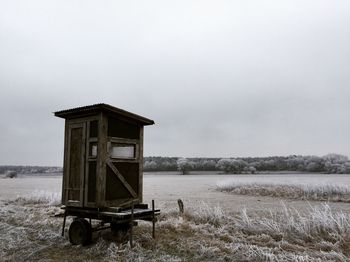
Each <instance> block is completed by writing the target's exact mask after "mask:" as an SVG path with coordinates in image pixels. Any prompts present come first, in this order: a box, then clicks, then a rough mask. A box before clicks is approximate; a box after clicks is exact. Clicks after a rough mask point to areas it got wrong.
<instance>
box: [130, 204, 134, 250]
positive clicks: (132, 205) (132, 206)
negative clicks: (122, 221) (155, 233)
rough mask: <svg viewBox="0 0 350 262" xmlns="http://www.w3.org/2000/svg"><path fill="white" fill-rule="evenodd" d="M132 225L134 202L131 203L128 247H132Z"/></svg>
mask: <svg viewBox="0 0 350 262" xmlns="http://www.w3.org/2000/svg"><path fill="white" fill-rule="evenodd" d="M133 227H134V202H132V204H131V223H130V247H131V248H133V247H134V244H133V239H132V234H133Z"/></svg>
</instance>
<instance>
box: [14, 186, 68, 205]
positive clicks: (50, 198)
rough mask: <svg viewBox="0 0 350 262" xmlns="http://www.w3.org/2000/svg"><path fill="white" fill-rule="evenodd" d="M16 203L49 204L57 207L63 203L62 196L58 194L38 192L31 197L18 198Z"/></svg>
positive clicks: (30, 195)
mask: <svg viewBox="0 0 350 262" xmlns="http://www.w3.org/2000/svg"><path fill="white" fill-rule="evenodd" d="M15 202H19V203H22V204H48V205H53V206H56V205H59V204H60V203H61V194H60V193H57V192H49V191H42V190H36V191H34V192H33V193H31V194H29V195H26V196H23V197H18V198H16V200H15Z"/></svg>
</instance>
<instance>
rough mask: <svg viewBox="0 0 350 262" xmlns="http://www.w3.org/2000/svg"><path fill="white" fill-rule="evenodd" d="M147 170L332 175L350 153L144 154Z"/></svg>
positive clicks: (37, 169) (344, 168) (42, 169)
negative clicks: (274, 154)
mask: <svg viewBox="0 0 350 262" xmlns="http://www.w3.org/2000/svg"><path fill="white" fill-rule="evenodd" d="M9 171H13V172H16V173H17V174H38V173H62V167H52V166H51V167H50V166H9V165H6V166H0V174H6V173H8V172H9ZM144 171H146V172H150V171H181V172H182V174H186V173H188V172H190V171H219V172H223V173H256V172H264V171H297V172H317V173H329V174H350V161H349V158H348V157H347V156H343V155H339V154H328V155H325V156H322V157H319V156H299V155H292V156H273V157H246V158H182V157H145V158H144Z"/></svg>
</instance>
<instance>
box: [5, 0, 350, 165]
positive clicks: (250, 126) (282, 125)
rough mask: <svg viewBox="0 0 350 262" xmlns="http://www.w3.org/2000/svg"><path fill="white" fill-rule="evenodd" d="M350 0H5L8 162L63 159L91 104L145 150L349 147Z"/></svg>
mask: <svg viewBox="0 0 350 262" xmlns="http://www.w3.org/2000/svg"><path fill="white" fill-rule="evenodd" d="M349 13H350V1H346V0H337V1H331V0H328V1H324V0H312V1H310V0H288V1H287V0H286V1H284V0H282V1H281V0H274V1H263V0H250V1H243V0H241V1H233V0H228V1H220V0H215V1H214V0H212V1H205V0H198V1H191V0H184V1H179V0H177V1H164V0H159V1H152V0H150V1H115V0H113V1H101V0H99V1H86V0H84V1H83V0H82V1H68V0H67V1H63V0H57V1H50V0H42V1H36V0H31V1H26V0H25V1H16V0H8V1H7V0H2V1H0V88H1V89H0V90H1V93H0V119H1V121H0V130H1V136H0V142H1V143H0V164H27V165H62V162H63V161H62V159H63V129H64V120H62V119H59V118H56V117H54V116H53V114H52V112H54V111H57V110H61V109H67V108H72V107H77V106H83V105H89V104H94V103H100V102H104V103H108V104H111V105H113V106H116V107H119V108H123V109H125V110H128V111H131V112H134V113H137V114H140V115H143V116H145V117H148V118H151V119H153V120H154V121H155V122H156V125H154V126H148V127H146V130H145V155H146V156H158V155H160V156H185V157H190V156H192V157H194V156H207V157H238V156H271V155H290V154H302V155H320V156H321V155H325V154H327V153H330V152H335V153H340V154H345V155H348V156H350V139H349V138H350V121H349V116H350V15H349Z"/></svg>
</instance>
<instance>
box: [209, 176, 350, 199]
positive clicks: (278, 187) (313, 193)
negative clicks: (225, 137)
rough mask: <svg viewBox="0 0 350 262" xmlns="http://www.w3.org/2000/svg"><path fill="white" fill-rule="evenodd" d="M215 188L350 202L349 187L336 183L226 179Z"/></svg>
mask: <svg viewBox="0 0 350 262" xmlns="http://www.w3.org/2000/svg"><path fill="white" fill-rule="evenodd" d="M216 189H217V190H219V191H224V192H230V193H234V194H240V195H253V196H271V197H284V198H291V199H303V200H320V201H333V202H350V187H349V186H346V185H336V184H316V185H312V184H279V183H263V182H259V183H243V182H236V181H234V180H226V181H221V182H218V183H217V186H216Z"/></svg>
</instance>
